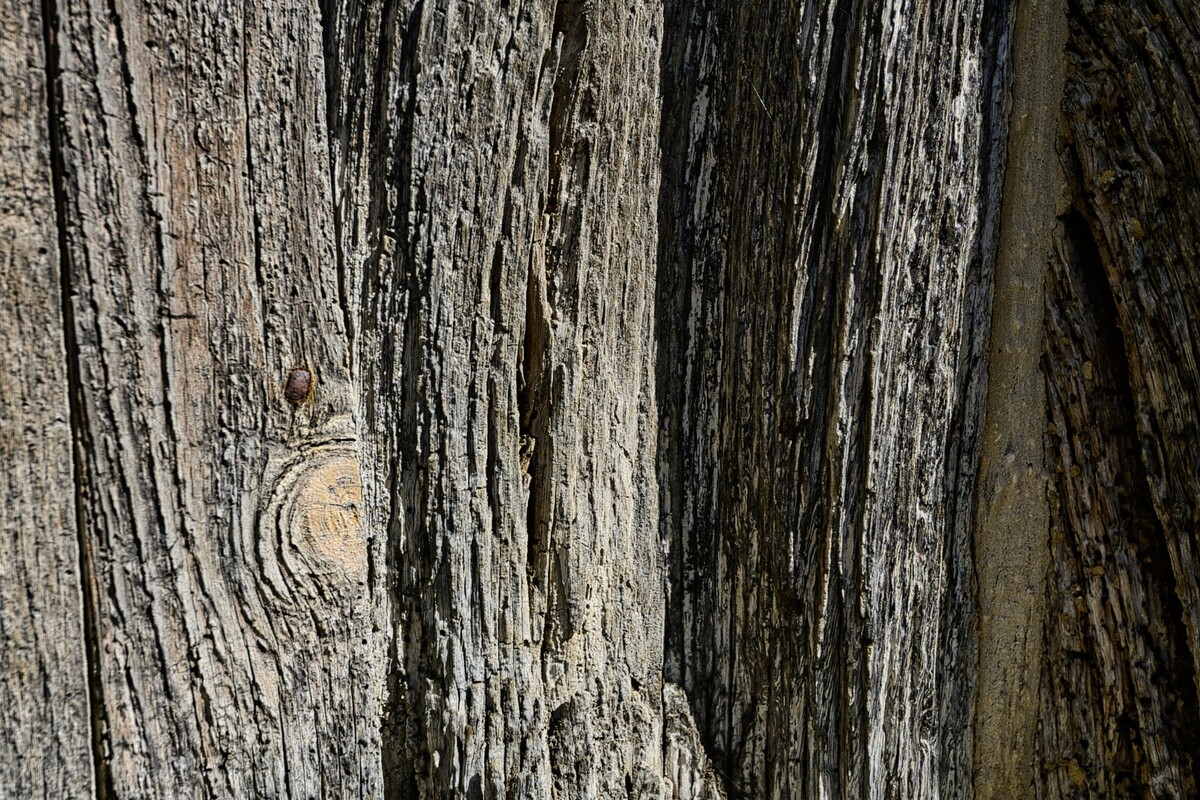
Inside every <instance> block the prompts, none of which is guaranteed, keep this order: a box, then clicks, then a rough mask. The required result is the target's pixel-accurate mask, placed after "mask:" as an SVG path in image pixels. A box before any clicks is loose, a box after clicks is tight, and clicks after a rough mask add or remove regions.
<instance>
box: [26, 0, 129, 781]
mask: <svg viewBox="0 0 1200 800" xmlns="http://www.w3.org/2000/svg"><path fill="white" fill-rule="evenodd" d="M41 3H42V8H41V11H42V37H43V44H44V47H45V55H46V68H45V80H46V110H47V132H48V134H49V138H50V175H51V183H52V184H53V187H52V188H53V192H54V213H55V222H56V227H57V230H58V257H59V269H60V286H61V292H62V321H63V351H64V353H65V354H66V359H67V400H68V404H69V406H70V414H71V439H72V448H71V451H72V456H73V465H72V466H73V471H74V477H75V481H74V483H75V486H74V489H75V532H76V537H77V546H78V548H79V586H80V595H81V599H82V602H83V636H84V654H85V657H86V660H87V673H88V674H87V683H88V707H89V711H90V718H91V719H90V722H91V732H92V768H93V770H94V776H95V777H94V779H95V786H96V798H97V800H109V798H113V797H115V796H116V794H115V792H114V789H113V778H112V771H111V769H110V767H109V760H108V755H109V753H110V752H111V745H110V743H109V740H108V719H107V715H106V712H105V704H104V685H103V680H102V676H101V673H100V636H99V620H98V611H97V606H96V596H95V588H94V586H93V564H94V559H93V555H92V548H91V539H90V538H89V536H88V524H87V499H88V491H87V472H86V470H85V469H84V466H83V465H84V460H85V454H86V453H87V452H89V451H90V449H91V443H90V442H89V441H88V436H87V412H86V409H85V407H84V402H83V379H82V377H81V375H80V367H79V358H80V354H79V342H78V339H77V336H76V327H75V308H74V305H73V303H72V302H71V287H72V280H71V257H70V250H69V249H68V246H69V243H68V239H67V217H68V214H67V189H66V165H65V163H64V160H63V152H62V140H63V130H62V122H61V120H62V115H63V100H62V95H61V91H60V87H59V75H60V74H61V63H60V57H59V49H58V41H57V37H56V31H57V30H58V8H57V5H56V2H55V0H41Z"/></svg>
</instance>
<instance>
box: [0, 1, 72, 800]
mask: <svg viewBox="0 0 1200 800" xmlns="http://www.w3.org/2000/svg"><path fill="white" fill-rule="evenodd" d="M44 36H45V26H44V25H43V19H42V9H41V7H39V6H38V5H37V4H36V3H28V2H25V1H24V0H3V2H0V344H2V345H3V347H4V354H3V358H2V359H0V507H2V508H3V511H2V514H3V519H2V520H0V796H5V797H28V798H47V800H50V798H83V797H91V796H93V785H92V784H93V780H92V731H91V724H90V721H89V713H88V668H87V658H86V654H85V651H84V648H85V641H86V640H85V638H84V618H83V600H82V597H81V595H80V588H81V583H80V552H79V538H78V528H77V526H76V505H75V474H74V463H75V462H74V458H73V453H72V436H71V412H70V406H69V403H70V398H69V388H68V387H69V381H68V378H67V375H68V371H69V367H68V363H67V359H66V354H65V352H64V343H63V341H64V340H63V331H64V328H63V305H62V297H63V293H62V285H61V281H62V274H61V273H62V270H61V268H60V261H59V241H58V221H57V219H56V211H55V196H54V181H53V180H52V179H51V175H52V172H53V169H52V166H51V157H52V154H51V147H50V137H49V135H48V131H47V126H48V124H49V120H50V115H49V113H48V106H47V85H46V71H47V62H46V48H45V41H44Z"/></svg>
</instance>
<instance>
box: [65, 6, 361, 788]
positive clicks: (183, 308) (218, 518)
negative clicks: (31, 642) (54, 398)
mask: <svg viewBox="0 0 1200 800" xmlns="http://www.w3.org/2000/svg"><path fill="white" fill-rule="evenodd" d="M58 18H59V23H60V24H59V26H58V29H57V31H56V36H57V43H58V44H57V48H58V54H57V57H58V60H59V63H60V64H61V67H62V76H61V87H62V88H61V108H60V109H56V113H58V114H59V115H61V120H62V124H61V133H60V137H61V140H60V142H59V147H60V149H61V152H62V157H63V163H64V167H65V173H64V180H63V184H64V185H63V191H64V196H65V199H66V209H65V230H64V236H65V240H66V242H67V245H68V252H67V258H68V264H69V280H70V287H69V288H70V308H71V310H72V312H73V314H74V319H75V325H74V330H73V331H72V333H73V337H74V342H75V352H71V353H68V354H67V357H68V359H70V360H72V361H74V363H75V364H76V365H77V368H78V370H79V374H80V382H81V385H80V394H81V401H82V402H81V414H82V416H81V419H80V430H79V431H78V432H77V435H78V436H79V438H80V449H81V453H82V464H81V474H80V485H79V486H78V487H77V488H78V491H79V492H80V496H81V498H82V504H83V511H84V520H85V535H86V538H87V541H88V542H89V545H90V547H91V549H92V554H93V557H92V566H93V570H94V576H93V579H94V581H95V584H96V593H95V604H96V607H95V609H94V614H95V616H96V620H97V624H96V628H97V630H96V635H97V639H98V641H97V645H98V654H99V678H100V683H101V689H100V694H101V696H102V698H103V707H102V709H101V721H100V722H101V729H100V731H99V741H97V743H96V746H97V747H101V748H102V749H103V753H104V759H103V767H104V770H103V773H102V775H101V776H100V783H101V786H100V792H101V795H102V796H105V797H117V798H132V797H139V798H140V797H160V798H175V797H315V796H325V797H379V796H381V794H382V791H383V787H382V780H381V776H382V769H381V763H380V757H379V742H380V732H379V718H380V713H381V704H380V695H381V692H380V676H381V674H382V649H381V646H380V642H381V638H380V637H379V636H378V635H377V630H378V628H377V626H375V625H374V624H373V619H372V612H371V606H370V591H369V587H368V582H369V581H370V580H373V579H374V578H375V576H378V575H380V574H381V573H380V571H379V569H378V567H377V566H373V565H372V563H371V562H372V559H371V556H370V552H369V548H368V544H367V540H366V536H365V530H364V528H363V525H362V521H361V516H362V515H361V491H362V489H361V478H360V469H359V445H358V420H357V418H356V416H355V415H356V413H357V408H358V403H357V394H356V390H355V387H354V385H353V382H352V381H351V371H350V367H351V365H350V352H349V347H348V341H349V340H348V335H347V330H346V325H345V320H346V313H347V306H346V305H345V301H344V298H343V297H342V295H341V292H340V290H339V285H340V280H339V273H338V260H337V250H336V247H335V229H334V222H333V212H332V199H331V193H330V183H329V161H328V147H327V142H326V138H325V131H324V119H325V111H326V108H325V99H324V85H325V82H324V69H323V57H322V45H321V31H320V28H319V25H317V24H316V21H317V20H319V19H320V16H319V11H318V8H317V7H316V4H315V2H314V3H294V2H272V3H241V2H237V1H236V0H233V1H231V2H210V3H201V4H195V5H191V4H185V3H179V2H174V0H157V1H156V2H147V3H143V2H120V1H118V2H106V1H101V0H97V2H89V0H64V2H61V3H60V4H59V7H58ZM301 367H302V368H306V369H308V370H309V371H311V373H312V374H313V376H314V380H315V386H314V388H313V390H312V392H311V395H310V396H309V397H308V398H307V399H306V400H304V401H303V402H302V403H301V404H300V405H299V406H295V407H294V406H293V405H292V404H291V403H289V402H288V400H287V399H286V398H285V393H284V389H285V383H286V381H287V379H288V375H289V373H290V371H291V370H292V369H294V368H301Z"/></svg>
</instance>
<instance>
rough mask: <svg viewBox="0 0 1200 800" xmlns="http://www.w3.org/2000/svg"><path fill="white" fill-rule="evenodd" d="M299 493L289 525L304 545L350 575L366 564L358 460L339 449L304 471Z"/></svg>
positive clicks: (296, 541) (299, 544)
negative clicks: (341, 453)
mask: <svg viewBox="0 0 1200 800" xmlns="http://www.w3.org/2000/svg"><path fill="white" fill-rule="evenodd" d="M293 497H294V499H293V501H292V507H291V509H290V513H289V514H288V527H289V529H290V530H291V532H292V539H293V542H294V544H295V545H296V546H297V547H298V548H299V549H300V551H301V552H304V553H309V554H312V555H315V556H317V557H318V558H319V559H320V560H321V561H323V562H324V563H325V564H327V565H329V566H334V567H337V568H338V569H339V570H340V571H342V572H344V573H346V574H347V575H357V574H359V573H361V572H362V571H363V570H365V569H366V564H367V548H366V540H365V538H364V536H363V529H362V517H361V513H360V509H361V507H362V477H361V473H360V472H359V468H358V461H357V460H356V459H354V458H351V457H349V456H342V455H338V456H334V457H333V458H330V459H328V460H324V461H322V462H320V463H318V464H316V465H313V466H311V467H310V468H308V469H306V470H305V471H304V472H303V474H302V475H301V476H300V478H299V480H298V482H297V484H296V489H295V494H294V495H293Z"/></svg>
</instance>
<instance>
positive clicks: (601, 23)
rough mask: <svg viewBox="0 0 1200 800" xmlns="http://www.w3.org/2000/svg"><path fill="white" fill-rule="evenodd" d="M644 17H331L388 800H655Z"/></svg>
mask: <svg viewBox="0 0 1200 800" xmlns="http://www.w3.org/2000/svg"><path fill="white" fill-rule="evenodd" d="M660 15H661V11H660V9H659V8H658V7H657V6H656V5H655V4H648V5H644V6H630V7H625V6H619V5H612V4H602V3H592V2H561V3H558V4H557V5H556V4H554V3H547V2H531V3H523V4H517V5H513V4H477V5H469V6H468V5H463V4H458V3H453V2H433V1H432V0H424V2H420V1H418V2H415V3H414V2H399V3H380V2H365V3H357V2H342V3H339V4H335V6H334V10H333V13H332V17H331V19H332V24H331V37H330V40H329V45H330V47H331V52H332V55H331V59H330V60H331V63H334V64H336V65H337V66H336V67H335V69H334V71H333V72H331V76H330V86H331V88H330V92H331V96H333V97H335V98H337V101H336V102H335V104H334V106H335V108H336V109H338V111H337V112H336V113H335V115H334V116H333V117H332V118H331V129H332V130H333V131H335V147H336V152H337V154H338V156H337V159H336V172H337V174H338V176H339V183H338V189H339V191H340V192H341V193H342V194H341V196H340V197H339V203H338V205H339V213H340V220H341V222H340V224H341V227H342V230H343V231H344V234H343V240H344V241H345V242H346V250H345V254H344V256H343V258H344V260H345V263H346V265H347V270H346V271H347V274H348V275H349V276H351V278H350V280H349V282H348V283H349V285H350V286H351V287H353V288H352V295H353V296H354V297H355V298H356V301H357V302H358V303H359V304H360V307H359V311H358V313H357V315H356V317H357V318H358V319H360V320H361V329H360V330H359V332H358V334H357V340H356V354H357V355H356V358H357V359H358V360H359V363H360V364H361V374H362V382H363V400H364V409H363V418H364V419H366V420H368V421H369V425H370V427H371V429H372V430H373V431H375V432H376V434H377V436H376V438H375V439H374V440H373V441H372V442H371V450H370V452H369V453H368V457H367V461H368V467H367V475H368V476H369V478H368V481H367V483H368V485H369V486H374V487H375V488H374V489H372V490H369V497H368V503H367V505H368V509H369V512H368V513H369V516H370V519H371V524H372V525H373V526H378V527H379V529H381V530H386V531H387V536H388V541H389V558H388V561H387V565H388V569H389V570H390V571H391V573H392V574H393V576H394V580H393V581H392V582H391V592H390V597H389V599H388V602H389V604H390V608H391V613H392V616H393V618H394V635H395V644H394V654H393V659H394V660H393V661H392V664H391V667H392V670H393V671H392V675H391V677H390V705H389V713H390V714H391V719H390V723H389V727H388V730H387V732H386V733H385V744H386V747H387V749H388V751H389V755H388V759H389V762H388V770H389V774H388V779H389V786H390V788H391V791H393V792H396V793H397V796H402V797H410V796H412V797H416V796H421V797H429V796H436V795H442V794H453V795H455V796H464V797H498V796H505V797H531V798H533V797H538V798H540V797H563V798H569V797H589V798H606V797H624V796H629V797H643V796H646V797H652V796H660V795H661V794H662V792H663V770H662V765H661V758H662V741H663V739H662V737H663V731H662V713H661V703H662V701H661V690H662V687H661V650H662V630H663V622H662V614H663V610H662V592H663V580H662V575H661V571H660V567H659V555H658V549H659V547H658V529H657V519H658V511H657V503H658V495H657V489H656V486H655V478H654V463H655V441H656V425H657V420H656V403H655V395H654V391H655V385H654V356H655V349H654V338H653V320H654V316H653V314H654V308H653V288H654V266H655V248H656V246H657V231H656V219H655V200H656V198H657V196H658V178H657V143H658V119H659V109H658V107H657V102H656V101H657V94H658V59H659V53H660V36H661V30H662V21H661V19H660Z"/></svg>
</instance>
